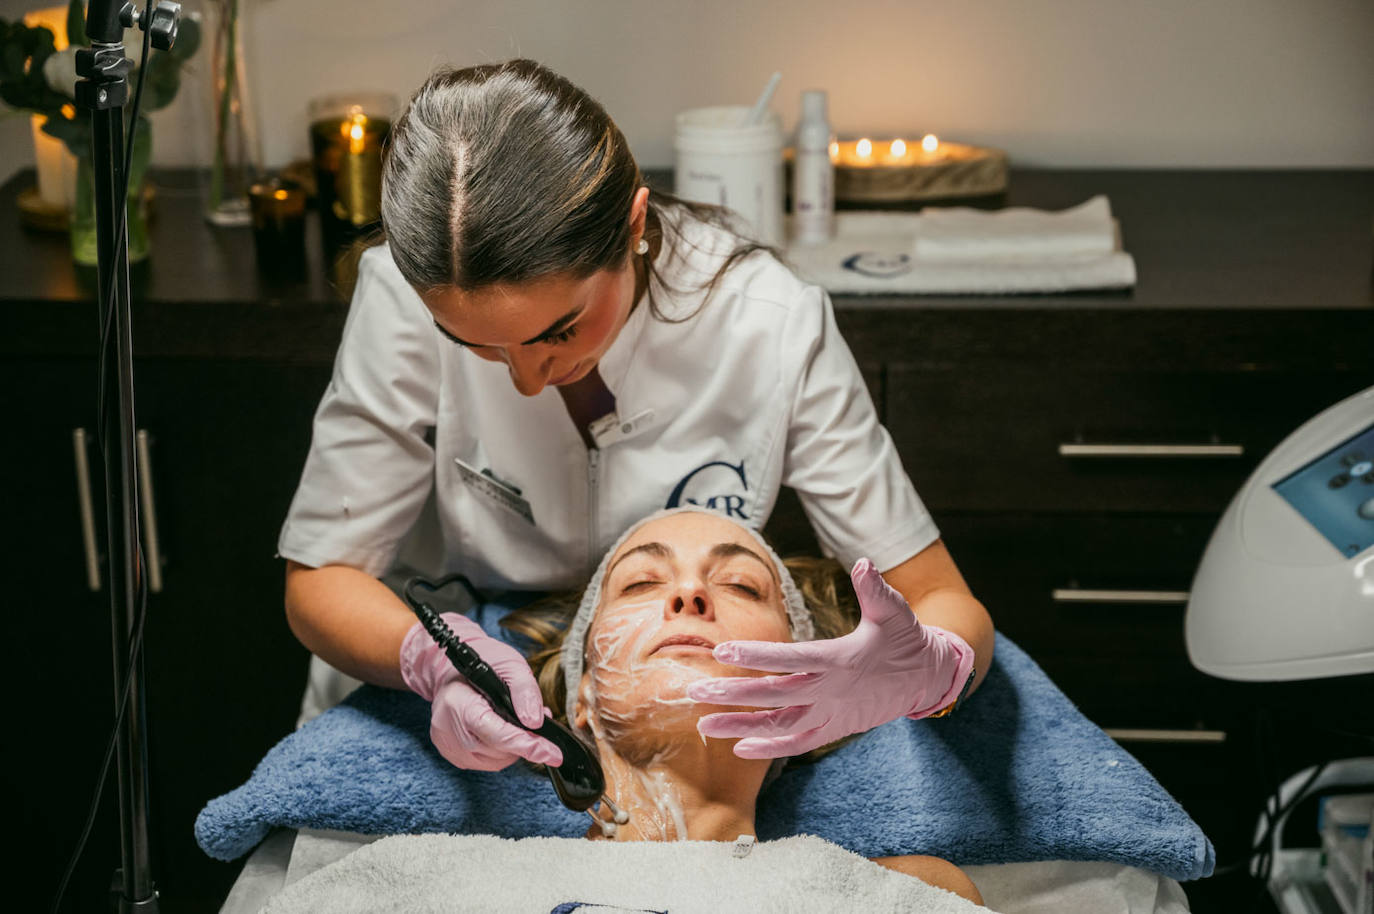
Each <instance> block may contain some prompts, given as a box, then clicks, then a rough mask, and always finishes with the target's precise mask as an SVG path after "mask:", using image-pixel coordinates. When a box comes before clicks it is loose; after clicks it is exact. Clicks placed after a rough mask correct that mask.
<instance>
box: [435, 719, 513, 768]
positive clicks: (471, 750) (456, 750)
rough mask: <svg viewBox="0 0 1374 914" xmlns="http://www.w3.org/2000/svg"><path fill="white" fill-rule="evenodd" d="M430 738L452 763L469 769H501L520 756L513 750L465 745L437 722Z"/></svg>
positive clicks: (441, 753)
mask: <svg viewBox="0 0 1374 914" xmlns="http://www.w3.org/2000/svg"><path fill="white" fill-rule="evenodd" d="M429 738H430V740H431V741H432V742H433V743H434V748H436V749H438V750H439V754H440V755H442V756H443V757H444V758H445V759H446V760H447V761H448V763H449V764H450V765H453V766H454V767H455V768H463V769H465V770H468V771H500V770H501V769H502V768H505V767H507V766H508V765H510V764H511V763H512V762H514V761H516V760H517V759H518V758H519V756H518V755H516V754H514V753H513V752H493V751H489V750H484V749H482V748H480V747H469V746H464V745H463V744H462V743H461V742H459V741H458V740H457V739H455V738H454V735H453V733H452V732H450V731H449V730H448V729H447V728H446V727H444V726H441V725H437V724H436V725H434V726H431V727H430V730H429Z"/></svg>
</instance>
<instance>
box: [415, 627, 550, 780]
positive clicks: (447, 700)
mask: <svg viewBox="0 0 1374 914" xmlns="http://www.w3.org/2000/svg"><path fill="white" fill-rule="evenodd" d="M441 618H442V619H443V620H444V621H445V622H446V623H448V627H449V628H451V629H452V630H453V633H454V634H455V635H457V636H458V640H459V641H462V642H463V643H464V644H466V645H467V646H468V647H470V648H472V649H473V650H474V651H476V652H477V653H478V654H479V655H480V656H481V658H482V659H483V660H485V661H486V662H487V663H488V664H490V665H491V668H492V669H493V670H495V671H496V675H498V676H500V677H501V678H502V679H503V680H504V681H505V683H506V685H507V686H509V687H510V697H511V703H512V704H514V705H515V712H516V715H517V716H518V717H519V718H520V722H521V723H523V724H525V725H526V726H529V727H538V726H539V725H540V724H542V723H543V722H544V715H545V713H547V712H546V709H545V708H544V700H543V698H542V697H541V696H540V694H539V684H538V683H537V682H536V681H535V679H534V674H533V673H532V672H530V665H529V664H528V663H527V662H526V661H525V658H524V657H522V656H520V652H519V651H517V650H516V649H515V648H513V647H511V646H510V645H508V644H502V643H501V642H500V641H497V640H496V639H495V638H492V637H491V636H490V635H488V634H487V633H486V632H484V631H482V626H480V625H478V624H477V623H476V622H474V621H472V620H471V619H469V618H468V617H467V616H464V615H461V614H459V613H443V614H442V616H441ZM401 678H402V679H404V680H405V683H406V686H407V687H409V689H410V690H411V691H412V692H415V693H416V694H418V695H420V696H422V697H423V698H424V699H425V700H426V701H428V702H429V703H430V716H429V738H430V739H431V740H433V741H434V746H435V748H437V749H438V750H439V754H440V755H442V756H443V757H444V758H446V759H448V760H449V761H450V762H452V763H453V764H454V765H456V766H457V767H459V768H471V769H475V770H478V771H499V770H500V769H502V768H505V767H506V766H507V765H509V764H511V763H512V762H514V761H515V760H516V759H519V758H526V759H529V760H530V761H531V762H535V763H537V764H541V765H561V764H563V752H562V750H560V749H559V748H558V747H557V746H555V745H554V744H553V743H551V742H549V741H548V740H546V739H544V738H543V737H540V736H535V735H534V734H533V733H530V732H529V731H527V730H521V729H520V728H519V727H517V726H515V725H513V724H511V723H508V722H507V721H505V720H504V719H503V718H502V717H501V715H499V714H497V713H496V711H495V710H493V709H492V707H491V704H490V703H489V702H488V701H487V700H486V699H485V698H483V697H482V694H481V693H480V692H478V691H477V690H476V689H474V688H473V687H472V686H471V685H469V684H468V682H467V680H466V679H464V678H463V676H462V674H461V673H459V672H458V671H457V670H455V669H454V668H453V664H451V663H449V659H448V655H447V654H445V653H444V649H443V648H441V647H440V646H439V645H437V644H435V643H434V639H433V638H431V637H430V636H429V633H428V632H426V631H425V628H424V626H423V625H421V624H420V623H419V622H416V623H415V624H414V625H412V626H411V627H410V631H408V632H406V636H405V640H404V641H402V642H401Z"/></svg>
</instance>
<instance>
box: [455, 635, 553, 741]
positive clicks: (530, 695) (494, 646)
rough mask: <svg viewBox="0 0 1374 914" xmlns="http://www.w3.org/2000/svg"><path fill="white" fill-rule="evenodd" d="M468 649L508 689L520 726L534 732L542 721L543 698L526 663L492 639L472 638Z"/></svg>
mask: <svg viewBox="0 0 1374 914" xmlns="http://www.w3.org/2000/svg"><path fill="white" fill-rule="evenodd" d="M468 646H469V647H471V648H472V649H473V650H475V651H477V653H478V654H479V655H481V657H482V659H483V660H485V661H486V662H487V663H488V664H490V665H491V668H492V669H493V670H495V671H496V675H497V676H500V677H501V679H502V680H503V681H504V682H505V683H506V686H507V687H509V688H510V700H511V704H512V705H513V706H514V707H515V716H516V717H518V718H520V723H522V724H524V725H525V726H527V727H530V728H535V729H537V728H538V727H539V726H540V724H542V723H543V722H544V696H543V694H542V693H540V691H539V682H538V680H536V679H535V678H534V673H533V672H532V671H531V670H530V665H529V662H528V661H527V660H525V658H524V657H522V656H520V652H519V651H517V650H516V649H515V648H513V647H511V646H510V645H508V644H502V643H501V642H500V641H497V640H496V639H495V638H489V637H486V638H481V639H476V638H475V639H473V640H472V641H469V642H468Z"/></svg>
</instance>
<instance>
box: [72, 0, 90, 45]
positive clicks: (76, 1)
mask: <svg viewBox="0 0 1374 914" xmlns="http://www.w3.org/2000/svg"><path fill="white" fill-rule="evenodd" d="M67 43H68V44H82V45H89V44H90V41H89V40H87V38H86V7H85V6H83V5H82V3H81V0H72V2H71V3H70V4H68V6H67Z"/></svg>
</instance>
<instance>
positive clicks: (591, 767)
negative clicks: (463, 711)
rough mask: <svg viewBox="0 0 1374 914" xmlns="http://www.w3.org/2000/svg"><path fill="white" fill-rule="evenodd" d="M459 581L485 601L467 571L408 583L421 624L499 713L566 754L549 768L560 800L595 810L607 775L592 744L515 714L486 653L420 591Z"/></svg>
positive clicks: (409, 600) (407, 596) (409, 601)
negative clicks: (452, 625)
mask: <svg viewBox="0 0 1374 914" xmlns="http://www.w3.org/2000/svg"><path fill="white" fill-rule="evenodd" d="M455 581H456V582H458V583H460V584H462V585H463V587H464V588H465V589H466V590H467V591H468V593H469V594H471V595H472V597H473V598H474V599H475V600H477V601H478V602H483V600H482V598H481V595H480V594H479V593H478V592H477V590H476V588H474V587H473V586H472V583H471V582H470V581H468V579H467V578H466V577H464V576H463V575H450V576H449V577H446V578H443V579H442V580H440V581H430V580H428V579H426V578H422V577H413V578H411V579H410V580H408V581H406V585H405V588H404V595H405V601H406V603H407V604H408V605H409V606H410V610H411V612H413V613H415V615H416V617H417V618H418V619H419V620H420V624H422V625H423V626H424V627H425V631H427V632H428V633H429V636H430V637H431V638H433V639H434V643H435V644H438V645H439V646H440V647H442V648H443V649H444V653H445V654H447V655H448V659H449V663H452V664H453V668H454V669H455V670H457V671H458V672H459V673H461V674H463V678H464V679H466V680H467V681H468V684H469V685H471V686H472V687H473V688H474V689H476V690H477V691H478V692H480V693H481V694H482V696H483V697H484V698H486V700H487V701H488V702H489V703H490V704H491V706H492V709H493V710H495V711H496V713H497V714H499V715H501V717H502V718H503V719H504V720H506V721H509V722H510V723H512V724H514V725H515V726H517V727H519V728H520V729H522V730H528V731H529V732H531V733H534V734H536V735H538V736H542V737H543V738H544V739H547V740H548V741H549V742H551V743H553V744H554V745H555V746H557V747H558V748H559V749H560V750H561V751H562V752H563V764H561V765H559V766H557V767H554V766H553V765H546V766H545V770H546V771H547V772H548V774H549V780H550V781H552V782H553V789H554V792H555V793H557V794H558V799H559V801H560V802H562V804H563V805H564V806H566V807H568V808H569V809H571V810H574V811H576V812H584V811H586V810H588V809H590V808H591V807H592V806H593V805H595V804H596V802H597V801H598V800H600V799H601V795H602V794H603V793H604V792H605V790H606V776H605V774H604V773H603V772H602V770H601V763H600V762H599V761H597V759H596V755H595V754H594V753H593V752H592V750H591V747H590V746H588V745H587V744H586V743H585V742H583V741H582V739H581V738H580V737H578V736H577V734H575V733H573V732H572V731H571V730H569V729H568V728H567V727H565V726H563V725H562V724H560V723H559V722H558V721H556V720H554V719H553V718H551V717H546V718H544V722H543V723H542V724H541V725H540V726H539V727H538V728H537V729H534V728H530V727H526V726H525V725H524V724H522V723H521V722H520V718H519V717H518V716H517V715H516V713H515V705H514V704H512V703H511V697H510V687H509V686H507V685H506V683H505V680H503V679H502V678H501V677H500V676H498V675H497V674H496V671H495V670H493V669H492V668H491V665H490V664H488V663H487V662H486V661H485V660H483V659H482V657H481V655H480V654H478V653H477V652H476V651H474V650H473V649H472V648H470V647H468V646H467V645H466V644H464V643H463V642H461V641H459V640H458V636H457V635H455V634H454V633H453V629H451V628H449V627H448V625H447V623H445V622H444V620H443V619H442V618H440V616H439V613H438V612H437V611H436V610H435V609H434V607H433V606H430V605H429V604H428V603H426V602H425V601H424V600H423V599H421V598H420V597H418V596H417V595H416V594H415V593H414V591H415V590H417V589H424V590H426V591H428V592H430V593H433V592H435V591H437V590H440V589H441V588H443V587H445V586H446V585H448V584H451V583H453V582H455Z"/></svg>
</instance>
